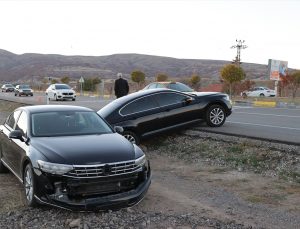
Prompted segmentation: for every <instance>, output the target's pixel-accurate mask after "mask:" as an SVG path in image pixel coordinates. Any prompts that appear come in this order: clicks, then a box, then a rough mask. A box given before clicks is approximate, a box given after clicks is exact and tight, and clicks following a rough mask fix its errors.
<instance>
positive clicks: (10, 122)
mask: <svg viewBox="0 0 300 229" xmlns="http://www.w3.org/2000/svg"><path fill="white" fill-rule="evenodd" d="M20 113H21V111H20V110H17V111H15V112H14V113H12V114H11V115H10V116H8V118H7V119H6V122H5V124H6V125H7V126H9V127H10V128H12V129H13V128H14V126H15V123H16V122H17V119H18V117H19V115H20Z"/></svg>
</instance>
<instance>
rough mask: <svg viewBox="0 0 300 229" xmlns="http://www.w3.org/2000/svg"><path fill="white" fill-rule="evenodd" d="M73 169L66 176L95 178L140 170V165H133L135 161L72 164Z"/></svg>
mask: <svg viewBox="0 0 300 229" xmlns="http://www.w3.org/2000/svg"><path fill="white" fill-rule="evenodd" d="M73 167H74V169H73V170H71V171H70V172H68V173H67V174H65V176H68V177H78V178H95V177H107V176H115V175H123V174H128V173H134V172H137V171H140V169H141V167H139V166H137V165H135V161H124V162H118V163H108V164H98V165H73Z"/></svg>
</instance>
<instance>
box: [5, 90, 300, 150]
mask: <svg viewBox="0 0 300 229" xmlns="http://www.w3.org/2000/svg"><path fill="white" fill-rule="evenodd" d="M0 99H6V100H10V101H11V100H12V101H16V102H21V103H29V104H46V103H47V100H46V97H45V95H44V93H35V95H34V96H33V97H15V96H14V94H13V93H0ZM111 100H112V99H103V98H101V97H90V96H78V97H77V99H76V101H75V102H74V101H50V104H70V105H78V106H86V107H89V108H91V109H94V110H96V111H97V110H99V109H100V108H101V107H103V106H104V105H105V104H107V103H109V102H110V101H111ZM195 128H197V129H199V130H203V131H208V132H214V133H221V134H228V135H235V136H245V137H251V138H256V139H266V140H271V141H275V142H276V141H278V142H283V143H291V144H295V145H300V109H288V108H257V107H238V106H235V107H234V109H233V113H232V115H231V116H230V117H228V119H227V121H226V123H225V124H224V125H223V126H222V127H219V128H211V127H207V126H206V125H205V124H204V123H202V124H200V125H199V126H197V127H195Z"/></svg>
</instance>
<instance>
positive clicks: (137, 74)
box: [131, 70, 145, 88]
mask: <svg viewBox="0 0 300 229" xmlns="http://www.w3.org/2000/svg"><path fill="white" fill-rule="evenodd" d="M131 80H132V81H133V82H136V83H137V84H138V88H140V86H141V84H142V83H143V82H145V73H143V72H142V71H139V70H136V71H133V72H132V73H131Z"/></svg>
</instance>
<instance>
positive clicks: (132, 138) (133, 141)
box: [123, 134, 136, 144]
mask: <svg viewBox="0 0 300 229" xmlns="http://www.w3.org/2000/svg"><path fill="white" fill-rule="evenodd" d="M123 136H124V137H125V138H126V139H127V140H128V141H130V142H131V143H133V144H136V141H135V138H134V137H133V136H132V135H130V134H124V135H123Z"/></svg>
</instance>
